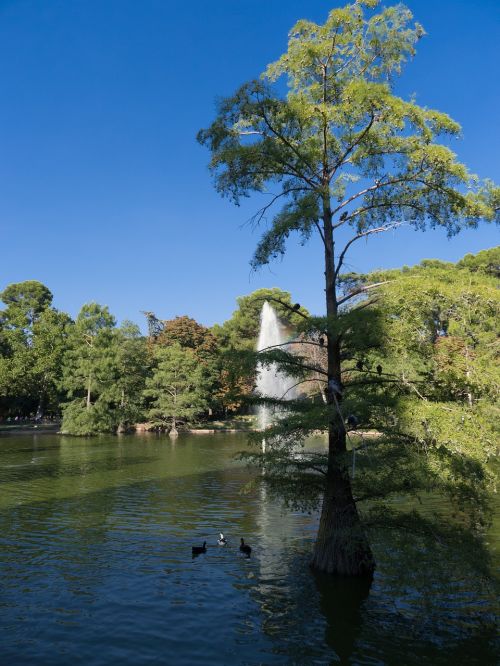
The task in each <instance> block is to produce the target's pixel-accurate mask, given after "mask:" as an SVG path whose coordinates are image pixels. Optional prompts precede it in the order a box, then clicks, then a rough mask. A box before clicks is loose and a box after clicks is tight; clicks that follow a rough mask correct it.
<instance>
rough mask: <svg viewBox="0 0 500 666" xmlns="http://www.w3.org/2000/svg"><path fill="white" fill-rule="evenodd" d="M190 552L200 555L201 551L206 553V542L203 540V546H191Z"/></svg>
mask: <svg viewBox="0 0 500 666" xmlns="http://www.w3.org/2000/svg"><path fill="white" fill-rule="evenodd" d="M191 552H192V553H193V555H200V554H201V553H206V552H207V542H206V541H204V542H203V546H193V547H192V548H191Z"/></svg>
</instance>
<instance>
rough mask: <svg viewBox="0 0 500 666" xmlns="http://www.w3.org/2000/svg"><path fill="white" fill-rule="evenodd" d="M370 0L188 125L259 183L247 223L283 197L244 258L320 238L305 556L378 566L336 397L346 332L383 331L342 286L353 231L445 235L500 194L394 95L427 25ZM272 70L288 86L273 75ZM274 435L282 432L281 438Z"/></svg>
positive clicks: (241, 175) (224, 174)
mask: <svg viewBox="0 0 500 666" xmlns="http://www.w3.org/2000/svg"><path fill="white" fill-rule="evenodd" d="M378 5H379V3H378V2H377V0H358V1H356V2H354V3H352V4H349V5H346V6H345V7H343V8H339V9H334V10H332V11H331V12H330V14H329V16H328V18H327V20H326V22H325V23H324V24H323V25H318V24H316V23H313V22H311V21H306V20H301V21H299V22H298V23H297V24H296V25H295V26H294V28H293V29H292V31H291V33H290V39H289V44H288V50H287V52H286V53H285V54H283V56H282V57H280V58H279V59H278V60H277V61H276V62H275V63H273V64H271V65H269V67H268V68H267V69H266V71H265V72H264V74H263V75H262V76H261V78H260V79H259V80H258V81H252V82H250V83H247V84H245V85H243V86H242V87H241V88H240V89H239V90H238V91H237V92H236V93H235V94H234V95H233V96H232V97H229V98H227V99H224V100H222V101H221V102H220V104H219V110H218V115H217V118H216V119H215V121H214V122H213V124H212V125H211V126H210V127H209V128H208V129H206V130H202V131H201V132H200V133H199V135H198V138H199V140H200V142H201V143H202V144H204V145H206V146H207V147H208V148H209V149H210V151H211V153H212V159H211V169H212V171H213V173H214V176H215V182H216V187H217V189H218V191H219V192H220V193H221V194H223V195H227V196H229V197H231V198H232V199H233V201H235V202H236V203H238V201H239V199H240V198H241V197H242V196H247V195H249V194H250V193H251V192H261V193H265V194H267V196H268V200H267V202H266V203H265V205H264V206H263V207H262V208H261V210H260V211H259V212H258V213H257V215H256V217H255V221H256V222H260V221H262V220H264V219H265V218H266V216H267V215H268V214H269V212H270V210H271V208H272V206H273V205H274V204H275V203H278V204H279V203H281V204H282V207H281V209H280V210H279V211H278V212H277V213H276V214H275V216H274V218H273V220H272V223H271V225H270V228H269V229H268V230H267V231H265V232H264V234H263V236H262V238H261V240H260V242H259V244H258V246H257V249H256V252H255V255H254V259H253V262H252V263H253V266H254V267H258V266H262V265H265V264H267V263H268V262H269V261H271V260H272V259H273V258H276V257H278V256H280V255H282V254H283V253H284V252H285V247H286V241H287V239H288V237H289V235H290V234H291V233H292V232H298V233H299V235H300V236H301V237H302V239H303V241H307V239H308V238H310V237H311V236H312V235H313V234H317V236H318V237H319V240H320V242H321V243H322V250H323V252H322V254H323V260H324V266H325V296H326V312H327V318H326V319H317V320H311V322H310V328H309V330H308V334H309V335H313V334H314V329H313V326H316V332H317V333H321V332H322V331H323V332H326V333H327V335H326V347H327V369H326V373H325V374H324V378H325V380H326V387H327V405H326V407H322V409H326V413H324V414H323V416H324V417H325V418H326V423H328V432H329V455H328V461H327V466H326V469H325V470H324V471H325V475H324V476H325V483H324V484H323V486H322V487H323V504H322V513H321V519H320V525H319V531H318V538H317V541H316V546H315V551H314V556H313V561H312V564H313V566H314V567H315V568H316V569H319V570H323V571H326V572H329V573H338V574H346V575H364V574H367V575H371V573H372V572H373V569H374V566H375V563H374V558H373V555H372V551H371V548H370V544H369V542H368V539H367V536H366V532H365V530H364V528H363V525H362V522H361V520H360V514H359V511H358V508H357V504H356V500H355V497H354V496H353V492H352V485H351V479H350V477H349V471H348V467H347V465H346V451H347V433H346V427H345V424H344V420H343V418H342V417H341V407H340V406H341V404H342V403H343V402H347V401H348V399H349V395H348V393H349V391H348V389H347V387H346V386H345V384H344V380H345V372H346V363H349V362H352V358H353V355H354V358H356V356H355V354H361V353H365V352H363V351H362V350H363V348H364V349H365V351H366V353H367V352H368V350H367V349H366V344H367V343H366V342H363V340H361V339H360V336H359V334H358V333H357V332H356V331H359V329H360V328H361V327H364V331H365V332H366V336H365V337H367V338H368V337H375V333H377V335H378V334H379V333H381V332H382V330H383V327H382V326H381V325H380V321H379V320H380V316H379V315H378V314H377V313H376V312H375V311H370V308H369V307H367V306H366V305H363V306H360V307H358V308H357V309H356V308H355V307H354V306H353V304H355V303H356V299H358V300H359V297H360V295H361V294H363V293H364V294H367V293H373V292H372V290H373V289H375V288H376V286H375V285H373V284H372V285H368V284H364V285H362V286H361V287H359V288H358V289H356V288H354V289H353V290H350V289H349V288H347V289H344V286H347V285H346V284H344V283H343V282H342V269H343V268H344V263H345V260H346V257H347V255H348V252H349V250H350V248H351V247H352V245H353V244H354V243H356V242H357V241H359V240H361V239H366V238H368V237H369V236H371V235H374V234H379V233H383V232H385V231H388V230H391V229H395V228H397V227H398V226H400V225H401V224H408V225H411V226H413V227H414V228H416V229H424V228H426V227H427V226H430V227H431V228H434V227H442V228H445V229H446V231H447V232H448V234H449V235H452V234H454V233H457V232H458V231H459V230H460V229H461V228H462V227H464V226H468V227H475V226H476V225H477V224H478V223H479V221H480V220H493V219H494V218H495V217H496V216H497V211H498V202H499V199H500V196H499V192H500V190H499V189H498V188H495V187H494V186H493V185H492V184H491V183H489V182H486V183H484V184H480V185H479V186H478V185H477V184H476V181H475V179H474V177H472V176H471V175H470V174H469V172H468V170H467V168H466V167H465V166H464V165H463V164H461V163H460V162H458V161H457V159H456V156H455V154H454V153H453V152H452V151H451V150H450V149H449V148H448V147H447V145H445V144H444V143H439V138H440V136H443V135H444V136H445V137H449V136H452V137H453V136H457V135H458V134H459V132H460V127H459V125H458V124H457V123H455V122H454V121H453V120H452V119H451V118H449V117H448V116H447V115H446V114H444V113H440V112H438V111H435V110H431V109H427V108H423V107H420V106H418V105H417V104H416V103H415V102H414V101H413V100H412V101H405V100H403V99H401V98H399V97H397V96H396V95H395V94H394V92H393V86H394V79H395V77H396V75H397V74H399V73H400V71H401V69H402V66H403V64H404V62H405V61H406V59H407V58H408V57H411V56H413V55H414V53H415V44H416V42H417V41H418V39H419V38H420V37H421V36H422V35H423V34H424V31H423V29H422V27H421V26H420V25H419V24H418V23H412V15H411V12H410V11H409V10H408V9H407V8H406V7H405V6H404V5H401V4H399V5H396V6H394V7H387V8H384V9H382V10H381V11H380V12H378V13H370V10H372V9H375V8H376V7H377V6H378ZM366 10H368V11H366ZM282 78H283V79H285V81H286V83H287V84H288V94H287V95H286V96H283V95H282V89H283V88H282V87H281V86H279V85H275V83H276V82H277V81H278V80H280V79H282ZM349 229H351V233H352V235H351V237H350V238H349V236H347V240H346V236H345V232H346V231H348V230H349ZM349 305H351V309H350V310H349V311H348V308H349ZM361 308H364V309H361ZM355 342H357V343H359V344H361V345H362V346H361V347H358V348H356V347H355V346H354V343H355ZM268 359H269V361H270V358H269V356H268ZM278 359H280V360H281V363H282V365H283V367H286V366H287V365H288V367H289V368H290V369H293V367H294V366H295V365H296V361H294V363H293V364H292V362H291V360H289V361H288V363H287V358H286V355H285V354H284V353H283V354H281V356H280V355H279V354H274V362H276V361H277V360H278ZM262 360H263V361H264V358H263V359H262ZM379 365H380V364H379ZM347 367H350V366H348V365H347ZM381 367H382V366H381ZM382 372H383V369H382V370H381V371H380V373H378V372H377V375H379V376H380V375H381V374H382ZM310 421H311V419H309V420H308V419H306V417H305V416H304V415H303V417H302V424H303V427H302V430H301V429H300V427H299V424H300V421H295V424H296V430H295V433H294V438H295V442H297V441H299V440H300V439H301V437H302V436H303V433H304V431H308V423H309V422H310ZM301 433H302V434H301ZM266 441H268V442H269V439H268V438H267V437H266ZM279 441H282V437H281V440H280V439H279V438H278V439H277V440H276V442H277V443H276V446H277V447H279ZM290 441H291V440H290V438H288V439H287V442H290ZM269 460H270V461H271V460H273V458H269ZM275 460H277V458H275ZM315 467H316V466H315V465H312V467H311V471H312V472H314V468H315ZM380 474H383V470H380Z"/></svg>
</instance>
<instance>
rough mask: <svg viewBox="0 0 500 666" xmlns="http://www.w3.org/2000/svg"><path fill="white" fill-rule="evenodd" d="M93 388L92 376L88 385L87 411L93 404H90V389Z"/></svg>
mask: <svg viewBox="0 0 500 666" xmlns="http://www.w3.org/2000/svg"><path fill="white" fill-rule="evenodd" d="M91 386H92V375H91V374H90V375H89V380H88V384H87V409H90V404H91V403H90V389H91Z"/></svg>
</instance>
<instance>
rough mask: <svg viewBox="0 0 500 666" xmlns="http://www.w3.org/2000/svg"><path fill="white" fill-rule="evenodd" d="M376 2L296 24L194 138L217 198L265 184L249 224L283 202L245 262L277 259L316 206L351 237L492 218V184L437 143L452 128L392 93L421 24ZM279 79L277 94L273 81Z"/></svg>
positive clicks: (454, 127) (452, 229)
mask: <svg viewBox="0 0 500 666" xmlns="http://www.w3.org/2000/svg"><path fill="white" fill-rule="evenodd" d="M378 5H379V3H378V2H370V3H364V2H354V3H353V4H350V5H346V6H345V7H343V8H341V9H334V10H332V11H331V12H330V14H329V15H328V18H327V20H326V22H325V23H324V24H323V25H318V24H315V23H312V22H310V21H304V20H302V21H299V22H298V23H297V24H296V25H295V26H294V28H292V30H291V32H290V38H289V43H288V50H287V52H286V53H285V54H283V56H282V57H281V58H279V59H278V60H277V61H276V62H275V63H273V64H271V65H269V67H268V68H267V69H266V71H265V72H264V73H263V74H262V76H261V77H260V79H259V80H258V81H252V82H250V83H247V84H245V85H243V86H242V87H241V88H240V89H239V90H238V91H237V92H236V93H235V95H234V96H232V97H229V98H227V99H224V100H223V101H222V102H221V103H220V104H219V109H218V115H217V118H216V120H215V121H214V122H213V124H212V125H211V126H210V127H209V128H208V129H205V130H202V131H200V133H199V135H198V139H199V141H200V142H201V143H202V144H204V145H206V146H207V147H208V148H209V149H210V151H211V154H212V158H211V163H210V167H211V170H212V172H213V174H214V177H215V184H216V187H217V189H218V191H219V192H221V194H223V195H227V196H229V197H231V198H232V199H233V200H234V201H235V202H236V203H238V201H239V199H240V198H241V197H242V196H248V195H249V194H250V193H251V192H252V191H256V192H261V193H265V194H268V188H271V187H272V188H273V189H272V191H273V193H274V194H273V196H270V199H269V202H268V203H267V204H265V206H264V207H263V208H262V209H261V211H260V212H259V213H258V214H257V215H256V221H257V222H260V221H261V220H262V219H263V218H264V216H265V215H266V214H267V213H268V211H269V210H270V209H271V207H272V206H273V204H275V203H282V204H283V205H282V208H281V210H279V211H278V212H277V213H276V215H275V217H274V220H273V222H272V224H271V226H270V228H269V230H268V231H266V232H265V233H264V235H263V237H262V240H261V242H260V243H259V245H258V246H257V250H256V252H255V255H254V260H253V264H254V266H260V265H262V264H266V263H268V262H269V261H270V260H271V259H272V258H275V257H276V256H277V255H280V254H283V253H284V251H285V241H286V239H287V238H288V236H289V235H290V233H292V232H294V231H296V232H298V233H299V234H300V235H301V236H302V237H303V239H304V240H307V238H308V237H309V236H310V235H311V233H316V232H317V233H319V234H320V235H321V233H322V232H321V229H320V228H319V226H318V223H319V220H320V219H321V217H322V216H323V213H324V211H325V206H327V207H328V208H329V209H330V210H331V212H332V214H333V218H334V220H335V228H338V227H339V226H342V225H350V226H351V227H353V229H354V230H355V233H356V235H357V237H359V238H360V237H366V236H367V235H370V234H371V233H379V232H380V231H383V230H385V229H386V228H393V227H394V226H395V225H396V226H397V225H398V224H401V223H407V224H410V225H412V226H414V227H415V228H418V229H423V228H425V227H426V226H430V227H435V226H442V227H444V228H446V230H447V231H448V233H449V234H450V235H452V234H454V233H456V232H458V231H459V229H460V228H461V227H462V226H476V225H477V223H478V221H479V220H481V219H486V220H490V221H491V220H494V219H496V217H497V213H496V211H497V210H498V205H497V202H498V199H499V197H500V194H499V189H498V188H496V187H495V186H494V185H493V184H492V183H491V182H490V181H487V182H485V183H484V184H478V181H477V178H476V177H474V176H472V175H471V174H469V172H468V171H467V168H466V167H465V166H464V165H463V164H461V163H460V162H458V161H457V159H456V156H455V154H454V153H453V152H452V151H451V150H450V149H449V148H448V147H447V146H446V145H444V144H443V143H439V142H438V141H439V139H440V137H445V136H447V135H448V136H458V135H459V133H460V127H459V125H458V124H457V123H456V122H454V121H453V120H452V119H451V118H449V117H448V116H447V115H446V114H444V113H441V112H439V111H435V110H432V109H427V108H423V107H420V106H418V105H417V104H416V103H415V102H414V101H405V100H403V99H401V98H399V97H397V96H396V95H394V94H393V92H392V88H393V80H394V76H395V75H396V74H399V73H400V71H401V69H402V66H403V64H404V63H405V61H406V60H407V59H408V57H411V56H413V55H414V53H415V44H416V42H417V41H418V39H420V37H422V35H423V34H424V31H423V29H422V27H421V26H420V25H419V24H418V23H413V22H412V15H411V12H410V11H409V10H408V9H407V8H406V7H404V5H397V6H394V7H388V8H385V9H382V10H381V11H380V12H379V13H373V12H371V10H372V9H374V8H376V7H377V6H378ZM367 10H368V11H367ZM282 78H283V79H285V80H286V81H287V83H288V86H289V91H288V94H287V96H286V97H284V98H283V97H282V96H281V95H280V88H279V87H278V86H277V85H276V84H277V82H278V80H280V79H282ZM276 188H278V191H277V192H276ZM342 261H343V256H342V255H340V256H339V266H338V267H339V268H340V266H341V264H342Z"/></svg>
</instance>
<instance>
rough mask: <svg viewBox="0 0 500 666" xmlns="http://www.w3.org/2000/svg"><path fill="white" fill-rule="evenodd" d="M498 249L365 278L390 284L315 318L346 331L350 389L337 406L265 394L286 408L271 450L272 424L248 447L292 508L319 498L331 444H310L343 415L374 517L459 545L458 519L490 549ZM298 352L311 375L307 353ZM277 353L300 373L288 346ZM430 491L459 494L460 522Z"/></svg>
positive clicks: (499, 381) (368, 519)
mask: <svg viewBox="0 0 500 666" xmlns="http://www.w3.org/2000/svg"><path fill="white" fill-rule="evenodd" d="M493 254H494V253H493V252H492V253H489V254H488V255H485V254H482V257H481V256H480V257H479V258H475V257H468V259H467V262H464V261H463V260H462V261H461V262H459V263H458V264H456V265H454V264H451V263H445V262H439V261H428V260H426V261H423V262H422V263H421V264H420V265H419V266H416V267H414V268H411V269H410V268H406V269H404V270H397V271H396V270H392V271H387V272H384V273H377V274H374V275H372V276H367V277H363V276H359V281H360V282H364V281H369V282H373V281H377V282H379V281H383V282H384V284H381V286H380V287H379V289H378V291H377V300H376V302H373V301H369V300H365V301H364V302H362V303H361V304H364V305H365V306H366V307H363V308H360V307H359V306H358V307H355V308H353V309H351V310H348V311H346V312H344V313H342V314H340V315H339V316H338V317H337V318H335V320H334V322H333V323H330V326H329V322H328V320H327V319H326V318H311V319H310V320H308V321H307V322H304V325H303V333H305V334H306V335H309V336H313V335H314V330H315V329H316V330H318V329H319V330H322V329H325V328H327V329H328V332H329V334H330V335H333V334H335V335H337V336H339V337H340V338H341V354H342V358H343V359H345V361H346V362H345V365H344V368H343V375H342V377H343V380H342V383H343V386H342V396H341V400H340V396H339V400H338V401H337V402H336V403H335V413H334V415H333V416H332V410H331V407H330V406H329V405H328V404H323V403H322V402H321V401H319V400H314V399H313V400H311V397H309V399H308V400H296V401H290V402H288V403H285V402H280V401H278V400H273V401H266V402H268V403H269V404H273V405H280V406H281V408H282V410H284V411H283V412H282V414H283V415H282V417H281V418H280V419H278V420H277V421H276V423H275V424H274V426H273V427H272V428H270V429H269V430H267V431H266V452H265V454H262V452H261V451H260V446H259V444H260V441H261V439H262V434H261V433H255V434H253V435H252V437H251V441H252V442H254V443H255V445H256V447H255V449H251V450H250V451H249V452H248V453H246V454H245V457H246V458H247V459H249V460H250V461H252V462H253V463H256V464H259V465H262V466H264V467H265V469H266V475H265V477H264V478H265V481H266V483H267V484H268V485H269V486H270V488H271V490H272V491H274V492H275V493H276V494H277V495H280V496H282V497H284V499H285V501H286V502H287V503H288V504H289V505H291V506H293V507H300V508H302V509H307V510H311V509H312V508H315V507H317V506H318V504H319V501H320V499H321V497H322V494H323V491H324V489H325V484H326V482H327V477H326V472H327V469H328V454H327V452H324V453H323V452H321V450H320V451H316V452H311V451H310V450H306V449H304V448H303V443H304V441H305V439H306V438H307V437H311V436H313V435H314V434H315V433H317V432H318V431H320V432H324V431H325V430H326V429H327V427H328V424H329V423H331V421H332V418H333V419H334V420H335V422H336V424H337V426H338V427H345V428H346V430H347V435H348V451H347V452H346V453H345V454H339V456H340V458H341V459H343V464H344V465H345V467H346V469H347V470H348V471H349V473H350V476H351V481H352V487H353V493H354V497H355V500H356V502H357V504H358V507H359V511H360V513H361V516H362V517H363V520H364V521H365V523H366V525H367V526H371V527H374V526H375V524H376V525H378V526H379V527H380V525H381V524H382V523H383V521H382V517H383V516H387V517H389V518H390V520H389V522H388V523H387V525H386V528H389V527H390V529H397V530H406V529H414V530H420V529H422V530H423V533H425V534H429V533H430V532H432V533H433V534H435V535H443V536H442V538H443V543H452V542H453V539H452V532H453V525H455V526H456V528H457V530H458V532H457V535H459V533H460V534H462V537H460V539H462V540H463V539H465V536H464V535H465V534H468V537H467V539H468V540H469V541H470V540H471V539H472V540H474V539H476V541H475V544H476V545H475V546H473V547H472V546H471V549H469V550H470V552H473V551H474V552H481V553H483V554H484V549H482V547H481V545H480V542H481V540H482V536H483V534H484V528H485V527H486V526H487V525H488V524H489V519H490V510H491V497H492V492H493V491H494V488H495V479H494V476H493V475H492V472H491V470H490V467H489V462H490V461H491V460H492V459H494V458H495V457H496V456H497V455H498V395H499V385H500V373H499V370H498V368H499V367H500V366H499V362H498V361H499V359H498V353H499V351H498V339H497V336H498V333H497V328H498V327H497V322H498V316H499V310H500V296H499V295H498V283H497V281H496V279H495V278H494V277H492V276H491V275H490V272H489V271H482V270H481V269H478V265H480V264H481V258H483V259H484V258H486V257H487V256H491V255H493ZM488 262H489V259H488ZM465 263H466V265H468V266H470V267H471V268H470V269H469V268H466V267H465V266H464V264H465ZM308 327H309V328H308ZM310 339H311V338H310ZM296 358H297V359H298V361H299V362H300V363H301V364H302V370H303V375H304V377H307V374H308V371H309V369H308V368H307V367H305V366H306V363H305V361H304V357H300V356H299V355H297V356H296ZM268 360H269V361H271V360H273V361H274V362H277V363H278V364H279V366H280V367H281V368H283V369H287V370H288V371H290V372H291V371H292V366H291V365H290V364H289V362H288V360H287V358H286V356H283V357H282V358H281V359H280V358H278V356H277V355H273V358H272V359H271V357H269V358H268ZM292 362H293V361H292ZM320 369H321V368H320ZM322 369H323V371H324V370H325V366H323V368H322ZM295 372H297V370H296V369H295ZM353 416H354V417H355V421H352V417H353ZM348 417H351V419H349V418H348ZM354 456H355V460H354ZM429 493H438V494H441V495H444V496H446V497H448V499H449V506H450V508H451V510H452V515H453V519H454V520H452V521H451V522H450V519H449V517H448V518H447V521H448V523H447V524H446V525H444V524H442V517H440V516H434V517H429V516H428V515H427V512H425V507H426V497H427V496H428V495H429ZM412 496H413V497H414V498H418V499H419V500H420V501H422V502H423V504H422V507H423V509H424V514H423V515H419V512H418V511H415V510H412V512H410V513H408V508H407V504H406V502H401V498H403V497H405V498H409V497H412ZM375 515H376V516H377V519H376V520H375V519H374V516H375ZM389 523H390V524H389ZM464 530H465V531H464ZM440 538H441V537H440ZM460 539H459V540H460ZM471 543H472V542H471ZM474 549H475V550H474ZM478 564H479V565H482V563H478Z"/></svg>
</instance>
